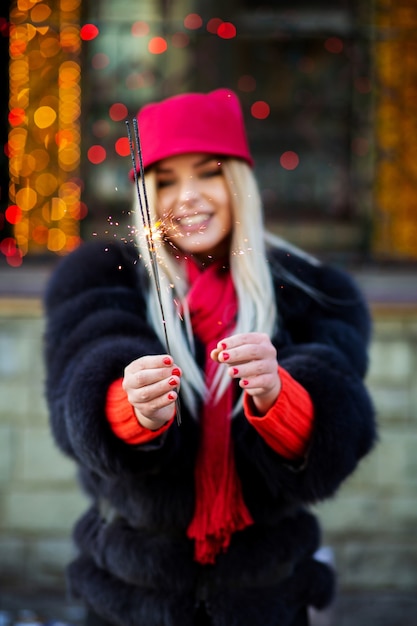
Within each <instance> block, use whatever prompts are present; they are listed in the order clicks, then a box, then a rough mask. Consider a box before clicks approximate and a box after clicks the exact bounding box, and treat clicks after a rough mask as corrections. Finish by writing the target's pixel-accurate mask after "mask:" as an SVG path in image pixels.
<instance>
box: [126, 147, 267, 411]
mask: <svg viewBox="0 0 417 626" xmlns="http://www.w3.org/2000/svg"><path fill="white" fill-rule="evenodd" d="M223 174H224V177H225V180H226V184H227V187H228V190H229V194H230V200H231V209H232V215H233V224H234V226H233V232H232V239H231V245H230V271H231V274H232V278H233V282H234V285H235V289H236V294H237V301H238V315H237V322H236V328H235V333H248V332H254V331H256V332H264V333H267V334H268V335H271V334H272V332H273V331H274V327H275V326H276V324H277V311H276V306H275V297H274V290H273V285H272V278H271V273H270V270H269V267H268V263H267V259H266V251H265V242H264V225H263V216H262V206H261V199H260V194H259V190H258V185H257V182H256V180H255V177H254V175H253V172H252V170H251V169H250V167H249V166H248V165H247V164H246V163H245V162H243V161H241V160H237V159H225V160H224V161H223ZM145 184H146V193H147V199H148V203H149V209H150V213H151V223H152V224H157V216H156V212H155V207H156V204H157V190H156V183H155V176H154V173H153V172H152V170H150V171H149V172H148V173H147V174H146V176H145ZM134 214H135V222H136V232H137V237H136V239H137V244H138V247H139V251H140V256H141V258H142V261H143V262H144V263H145V265H148V266H149V251H148V247H147V243H146V238H145V237H144V236H143V223H142V217H141V211H140V207H139V202H138V197H137V193H136V190H135V195H134ZM158 237H159V232H158V230H156V232H155V233H154V237H153V239H154V242H155V248H156V251H157V256H158V269H159V277H160V290H159V294H160V297H161V300H162V306H163V310H164V317H165V322H166V328H167V331H168V339H169V346H170V350H171V353H172V356H173V358H174V360H175V363H177V364H178V365H179V366H180V367H181V369H182V372H183V376H182V379H181V394H182V396H183V398H184V401H185V402H186V404H187V406H188V408H189V409H190V411H191V413H192V415H193V416H194V417H197V407H198V399H199V398H201V399H203V400H204V398H205V397H206V394H207V393H208V392H213V390H208V389H207V388H206V385H205V382H204V376H203V372H202V371H201V370H200V368H199V366H198V364H197V362H196V360H195V352H194V342H193V335H192V329H191V322H190V316H189V312H188V308H187V302H186V296H187V291H188V283H187V279H186V277H185V275H184V271H183V267H182V265H181V263H179V262H178V260H177V259H178V258H179V255H177V258H176V255H175V249H174V248H171V247H170V245H169V243H168V242H166V241H164V242H163V243H162V244H161V245H159V240H158ZM150 284H151V289H150V290H149V296H148V318H149V322H150V324H151V326H152V327H153V328H154V330H155V332H156V334H157V335H158V337H159V338H160V339H161V341H162V343H163V344H164V343H165V334H164V329H163V324H162V320H161V311H160V305H159V299H158V292H157V290H156V287H155V284H154V282H153V281H151V282H150ZM180 312H181V314H180ZM218 373H219V376H218V380H215V385H216V393H218V394H219V393H223V391H224V389H225V388H226V387H227V385H229V384H230V382H231V379H230V377H229V376H228V374H227V368H219V370H218ZM239 404H240V403H238V404H237V405H236V407H235V409H237V407H238V406H239Z"/></svg>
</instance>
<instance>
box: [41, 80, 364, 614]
mask: <svg viewBox="0 0 417 626" xmlns="http://www.w3.org/2000/svg"><path fill="white" fill-rule="evenodd" d="M138 121H139V129H140V133H141V141H142V146H143V165H144V168H145V171H146V187H147V196H148V199H149V205H150V209H151V211H152V217H153V223H154V224H155V233H154V235H155V236H154V241H155V242H156V243H155V247H156V254H157V256H158V265H159V275H160V286H159V287H158V288H156V287H155V283H154V281H153V280H151V279H150V274H151V271H150V267H149V266H150V263H151V261H150V260H149V256H148V250H147V246H146V240H145V237H144V235H143V228H142V227H141V221H140V211H139V208H138V206H136V216H137V219H138V225H137V237H136V239H137V246H135V245H133V244H123V243H120V242H113V243H111V244H106V243H102V242H95V243H93V244H92V243H90V244H84V245H82V246H81V247H80V248H79V249H78V250H76V251H75V252H74V253H72V254H71V255H69V256H68V257H67V258H65V259H64V260H62V261H61V262H60V264H59V266H58V268H57V269H56V271H55V273H54V275H53V276H52V278H51V280H50V282H49V285H48V288H47V293H46V297H45V306H46V316H47V328H46V350H45V353H46V364H47V398H48V403H49V407H50V415H51V426H52V431H53V434H54V437H55V439H56V441H57V443H58V445H59V446H60V447H61V449H62V450H63V451H64V452H65V453H66V454H68V455H69V456H71V457H72V458H73V459H74V460H75V461H76V463H77V464H78V467H79V472H80V479H81V482H82V484H83V486H84V488H85V490H86V492H87V493H88V494H89V496H90V498H91V507H90V509H89V510H88V511H87V512H86V514H85V515H84V516H83V517H82V518H81V519H80V520H79V521H78V523H77V524H76V527H75V530H74V540H75V543H76V546H77V549H78V552H79V554H78V556H77V558H76V559H75V560H74V561H73V563H71V565H70V566H69V569H68V579H69V586H70V589H71V591H72V592H73V593H74V594H75V595H76V596H79V597H81V598H83V599H84V601H85V603H86V606H87V607H88V616H87V624H90V625H91V624H96V625H98V626H100V625H102V626H104V625H109V624H114V625H116V624H118V625H122V626H140V625H142V624H143V625H144V626H179V625H181V626H201V625H202V624H211V625H213V626H234V625H236V626H259V625H260V624H262V625H263V626H302V625H305V624H307V623H308V619H307V608H308V606H315V607H317V608H322V607H325V606H326V605H327V604H328V603H329V602H330V601H331V599H332V597H333V588H334V582H333V573H332V571H331V570H330V569H329V568H328V567H327V566H325V565H323V564H322V563H319V562H318V561H317V560H315V559H314V553H315V552H316V550H317V548H318V547H319V544H320V531H319V526H318V523H317V521H316V519H315V517H314V516H313V515H312V514H311V513H310V512H309V511H308V510H307V508H308V506H309V505H310V504H312V503H315V502H318V501H320V500H323V499H324V498H327V497H329V496H332V495H333V494H334V493H335V492H336V490H337V488H338V487H339V485H340V484H341V482H342V481H343V480H344V479H345V478H346V477H347V476H349V475H350V474H351V473H352V472H353V471H354V469H355V467H356V465H357V463H358V461H359V460H360V459H361V458H362V457H363V456H364V455H365V454H366V453H368V452H369V450H370V449H371V447H372V445H373V442H374V439H375V425H374V414H373V408H372V404H371V402H370V399H369V396H368V394H367V392H366V389H365V387H364V385H363V377H364V375H365V372H366V367H367V345H368V342H369V336H370V319H369V314H368V311H367V308H366V306H365V303H364V301H363V298H362V296H361V295H360V293H359V292H358V290H357V288H356V286H355V285H354V283H353V282H352V280H351V279H350V278H349V277H348V276H347V275H346V274H345V273H343V272H341V271H338V270H335V269H332V268H330V267H327V266H324V265H321V264H320V263H319V262H317V261H315V260H313V259H311V258H310V257H308V256H307V255H306V254H303V253H302V252H300V251H296V250H294V249H293V248H292V247H291V246H289V245H288V244H286V243H285V242H283V241H281V240H275V239H273V238H271V237H269V236H267V235H266V234H265V233H264V231H263V226H262V217H261V203H260V199H259V193H258V189H257V185H256V181H255V179H254V176H253V172H252V165H253V162H252V157H251V155H250V151H249V147H248V143H247V139H246V134H245V129H244V124H243V116H242V112H241V108H240V104H239V101H238V98H237V97H236V95H235V94H234V93H233V92H231V91H230V90H227V89H219V90H216V91H213V92H211V93H209V94H199V93H189V94H182V95H179V96H174V97H171V98H168V99H166V100H164V101H162V102H158V103H152V104H149V105H147V106H145V107H143V109H142V110H141V111H140V112H139V117H138ZM135 198H136V192H135ZM135 202H136V203H137V200H135ZM160 301H162V309H163V312H164V320H162V319H161V315H160V309H161V307H160ZM164 324H165V325H166V330H167V332H168V335H169V347H170V350H169V353H168V352H167V348H166V345H165V341H164V337H165V333H164ZM178 409H179V411H180V417H181V423H179V420H178V419H175V417H176V416H177V418H178V417H179V416H178Z"/></svg>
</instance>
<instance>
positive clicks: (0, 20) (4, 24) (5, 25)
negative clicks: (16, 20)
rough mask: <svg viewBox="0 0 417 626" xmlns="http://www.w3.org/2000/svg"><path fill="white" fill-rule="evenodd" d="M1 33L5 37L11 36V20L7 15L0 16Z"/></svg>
mask: <svg viewBox="0 0 417 626" xmlns="http://www.w3.org/2000/svg"><path fill="white" fill-rule="evenodd" d="M0 33H1V34H2V35H3V37H8V36H9V22H8V21H7V20H6V18H5V17H0Z"/></svg>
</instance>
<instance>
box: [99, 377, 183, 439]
mask: <svg viewBox="0 0 417 626" xmlns="http://www.w3.org/2000/svg"><path fill="white" fill-rule="evenodd" d="M122 381H123V379H122V378H119V379H118V380H115V381H114V383H112V384H111V385H110V387H109V389H108V391H107V397H106V406H105V412H106V417H107V421H108V423H109V425H110V428H111V429H112V431H113V432H114V434H115V435H116V437H119V439H123V441H124V442H125V443H128V444H131V445H138V444H141V443H148V441H152V439H155V438H156V437H159V436H160V435H161V433H163V432H165V431H166V430H167V429H168V428H169V426H170V425H171V424H172V422H173V421H174V418H172V419H171V420H170V421H169V422H167V423H166V424H164V425H163V426H161V428H158V430H149V428H145V427H144V426H142V425H141V424H140V423H139V422H138V419H137V417H136V415H135V411H134V409H133V406H132V405H131V404H130V402H129V400H128V399H127V396H126V392H125V390H124V389H123V387H122Z"/></svg>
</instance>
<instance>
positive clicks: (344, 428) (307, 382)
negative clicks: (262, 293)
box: [233, 251, 376, 511]
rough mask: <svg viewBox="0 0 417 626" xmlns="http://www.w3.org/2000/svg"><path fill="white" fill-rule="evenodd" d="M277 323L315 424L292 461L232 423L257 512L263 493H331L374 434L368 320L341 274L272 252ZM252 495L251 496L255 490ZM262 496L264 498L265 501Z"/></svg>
mask: <svg viewBox="0 0 417 626" xmlns="http://www.w3.org/2000/svg"><path fill="white" fill-rule="evenodd" d="M270 261H271V267H272V269H273V274H274V281H275V290H276V294H277V307H278V311H279V328H278V332H277V335H276V336H275V337H274V343H275V345H276V348H277V352H278V361H279V363H280V365H281V366H282V367H284V368H285V369H286V370H287V371H288V372H289V373H290V374H291V375H292V376H293V378H295V379H296V380H297V381H298V382H299V383H300V384H301V385H302V386H303V387H304V388H305V389H306V390H307V391H308V392H309V394H310V396H311V398H312V401H313V405H314V429H313V435H312V438H311V441H310V445H309V447H308V451H307V454H306V456H305V458H304V459H301V460H300V462H299V463H289V462H286V461H285V459H283V458H281V457H280V456H279V455H277V454H276V453H275V452H273V451H272V449H271V448H269V446H268V445H267V444H266V443H265V442H264V441H263V439H262V438H261V437H260V436H259V435H258V434H257V433H256V432H254V428H252V427H251V426H250V424H248V422H247V421H245V420H244V419H242V418H238V419H237V420H236V423H235V424H234V425H233V427H234V437H235V442H236V443H235V445H236V450H237V460H238V467H239V472H240V474H241V476H242V480H243V483H244V485H248V484H249V483H252V485H253V483H254V481H258V485H257V487H258V491H257V489H253V488H251V489H250V494H249V492H248V494H247V497H248V499H250V498H255V499H256V500H257V501H256V502H252V503H251V504H252V505H251V510H255V511H256V510H259V508H258V505H259V506H260V503H261V501H263V500H264V499H263V497H262V495H263V493H264V492H268V493H269V496H270V497H272V498H276V499H279V498H280V497H282V494H284V493H285V494H286V498H287V499H289V500H294V499H295V500H298V501H301V502H304V503H313V502H316V501H318V500H321V499H323V498H326V497H329V496H331V495H332V494H333V493H334V492H335V491H336V489H337V488H338V486H339V485H340V484H341V482H342V481H343V480H344V479H345V478H346V477H347V476H349V474H351V473H352V472H353V471H354V469H355V467H356V465H357V464H358V462H359V460H360V459H361V458H362V457H363V456H364V455H366V454H367V453H368V452H369V450H370V449H371V447H372V446H373V444H374V441H375V439H376V426H375V417H374V409H373V404H372V401H371V398H370V396H369V394H368V391H367V389H366V387H365V385H364V377H365V374H366V371H367V367H368V349H369V342H370V338H371V319H370V314H369V311H368V307H367V305H366V302H365V300H364V298H363V296H362V294H361V293H360V292H359V290H358V288H357V286H356V285H355V282H354V281H353V280H352V278H351V277H350V276H349V275H347V274H346V273H345V272H344V271H341V270H338V269H336V268H330V267H329V266H326V265H320V264H315V263H311V262H309V261H308V260H306V259H304V258H302V257H299V256H297V255H293V254H289V253H288V252H285V251H281V252H279V253H275V254H274V255H273V256H272V257H271V260H270ZM257 493H258V495H257ZM267 499H268V498H267Z"/></svg>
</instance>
